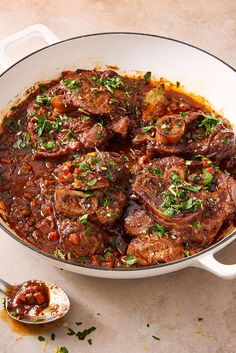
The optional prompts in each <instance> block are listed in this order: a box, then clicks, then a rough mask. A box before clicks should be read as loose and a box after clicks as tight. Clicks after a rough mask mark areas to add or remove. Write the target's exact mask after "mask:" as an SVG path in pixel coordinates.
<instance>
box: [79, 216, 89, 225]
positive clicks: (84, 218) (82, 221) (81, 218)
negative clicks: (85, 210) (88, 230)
mask: <svg viewBox="0 0 236 353" xmlns="http://www.w3.org/2000/svg"><path fill="white" fill-rule="evenodd" d="M78 220H79V222H80V223H82V224H86V223H87V222H88V214H84V215H83V216H81V217H80V218H79V219H78Z"/></svg>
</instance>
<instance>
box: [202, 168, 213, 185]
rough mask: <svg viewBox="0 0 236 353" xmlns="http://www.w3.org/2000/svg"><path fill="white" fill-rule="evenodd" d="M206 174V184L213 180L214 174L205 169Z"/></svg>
mask: <svg viewBox="0 0 236 353" xmlns="http://www.w3.org/2000/svg"><path fill="white" fill-rule="evenodd" d="M203 174H204V185H208V184H210V183H211V182H212V179H213V175H212V174H211V173H209V172H208V171H207V170H206V169H203Z"/></svg>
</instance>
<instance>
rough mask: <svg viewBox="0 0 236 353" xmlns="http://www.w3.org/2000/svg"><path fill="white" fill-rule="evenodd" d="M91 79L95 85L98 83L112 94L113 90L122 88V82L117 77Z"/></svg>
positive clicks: (94, 77)
mask: <svg viewBox="0 0 236 353" xmlns="http://www.w3.org/2000/svg"><path fill="white" fill-rule="evenodd" d="M91 79H92V80H93V81H95V82H97V83H100V85H102V86H104V87H106V89H107V90H108V91H109V92H111V93H114V89H115V88H120V87H123V86H124V82H123V81H122V80H121V78H120V77H119V76H113V77H96V76H93V77H92V78H91Z"/></svg>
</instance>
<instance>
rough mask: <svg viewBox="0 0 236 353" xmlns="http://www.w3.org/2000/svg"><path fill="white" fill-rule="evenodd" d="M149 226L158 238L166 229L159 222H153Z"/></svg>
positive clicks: (164, 233)
mask: <svg viewBox="0 0 236 353" xmlns="http://www.w3.org/2000/svg"><path fill="white" fill-rule="evenodd" d="M150 228H151V230H152V231H153V232H154V233H155V234H156V235H157V236H158V237H159V238H162V237H163V236H164V235H166V232H167V229H166V228H165V227H164V226H163V225H162V224H161V223H154V224H152V225H151V226H150Z"/></svg>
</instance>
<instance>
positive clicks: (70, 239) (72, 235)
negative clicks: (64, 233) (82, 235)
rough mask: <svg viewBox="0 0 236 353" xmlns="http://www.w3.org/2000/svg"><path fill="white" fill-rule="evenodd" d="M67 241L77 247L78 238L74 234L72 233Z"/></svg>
mask: <svg viewBox="0 0 236 353" xmlns="http://www.w3.org/2000/svg"><path fill="white" fill-rule="evenodd" d="M69 241H70V242H71V243H73V244H76V245H79V236H78V234H76V233H72V234H70V236H69Z"/></svg>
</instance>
